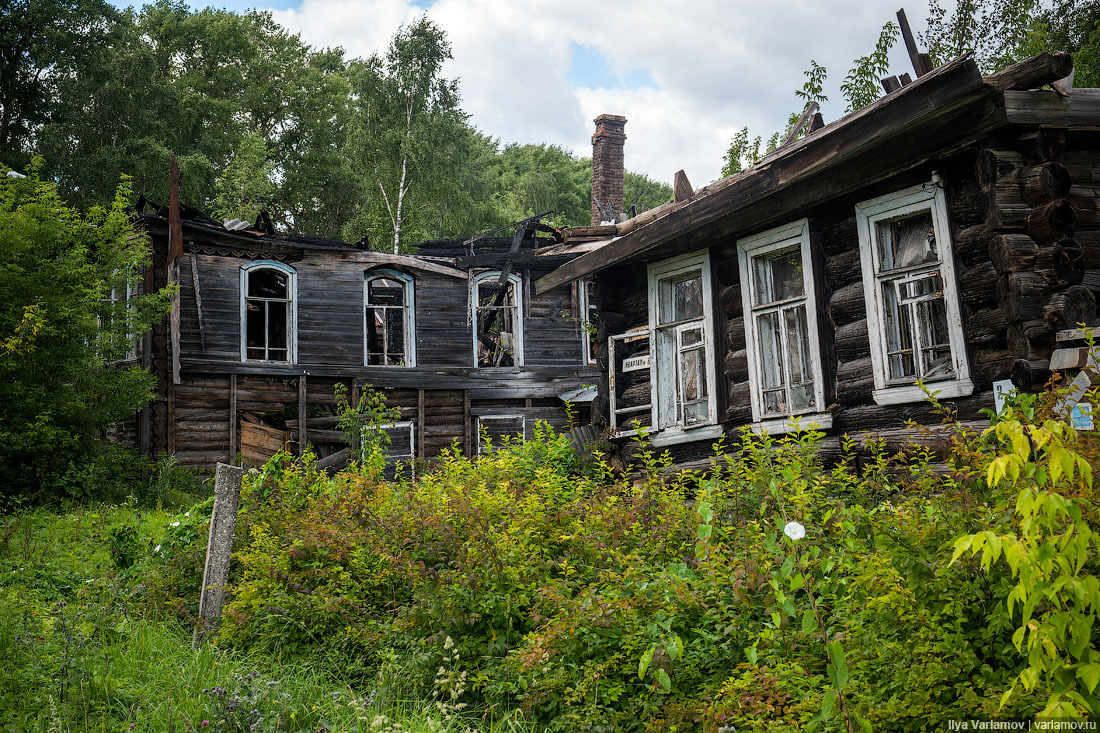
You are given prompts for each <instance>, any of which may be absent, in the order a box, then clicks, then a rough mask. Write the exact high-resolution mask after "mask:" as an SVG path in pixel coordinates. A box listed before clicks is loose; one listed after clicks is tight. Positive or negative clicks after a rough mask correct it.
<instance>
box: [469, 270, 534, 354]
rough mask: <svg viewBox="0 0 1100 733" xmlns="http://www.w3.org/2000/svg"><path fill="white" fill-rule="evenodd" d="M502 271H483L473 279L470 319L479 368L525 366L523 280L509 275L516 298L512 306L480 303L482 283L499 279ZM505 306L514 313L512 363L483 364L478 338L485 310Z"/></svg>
mask: <svg viewBox="0 0 1100 733" xmlns="http://www.w3.org/2000/svg"><path fill="white" fill-rule="evenodd" d="M499 280H500V271H499V270H497V271H490V272H483V273H481V274H480V275H477V276H476V277H474V279H473V283H472V285H471V287H470V297H471V298H472V299H473V302H471V303H470V320H471V327H472V329H473V356H474V366H475V367H477V368H478V369H511V368H514V367H521V366H523V280H522V279H521V278H520V277H519V276H518V275H515V274H510V275H509V276H508V283H509V284H510V285H511V286H512V297H513V300H514V303H513V305H511V306H503V305H502V306H482V305H480V297H479V290H480V287H481V284H482V283H484V282H487V281H499ZM505 308H511V309H512V310H513V311H514V313H513V316H512V321H513V329H514V330H513V332H512V363H511V364H502V365H500V366H482V365H481V363H480V358H479V350H478V346H479V345H480V342H479V340H478V328H479V326H480V324H481V322H482V318H483V314H482V311H485V310H504V309H505Z"/></svg>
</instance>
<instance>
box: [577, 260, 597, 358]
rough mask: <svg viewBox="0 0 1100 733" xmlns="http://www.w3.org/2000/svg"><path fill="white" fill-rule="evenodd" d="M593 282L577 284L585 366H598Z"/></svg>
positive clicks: (582, 356)
mask: <svg viewBox="0 0 1100 733" xmlns="http://www.w3.org/2000/svg"><path fill="white" fill-rule="evenodd" d="M593 287H595V282H594V281H593V280H582V281H581V282H579V283H577V300H578V306H579V308H578V312H579V314H580V325H581V349H582V351H581V363H582V364H584V365H585V366H595V364H596V352H597V341H596V318H597V314H596V303H595V299H594V298H593V294H592V288H593Z"/></svg>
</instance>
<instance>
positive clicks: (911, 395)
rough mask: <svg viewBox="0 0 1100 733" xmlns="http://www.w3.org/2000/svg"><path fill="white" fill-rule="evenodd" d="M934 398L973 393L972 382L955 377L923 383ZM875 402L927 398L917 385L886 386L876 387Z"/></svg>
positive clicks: (908, 400)
mask: <svg viewBox="0 0 1100 733" xmlns="http://www.w3.org/2000/svg"><path fill="white" fill-rule="evenodd" d="M924 386H925V388H927V390H928V392H929V393H931V394H932V396H933V397H935V398H936V399H946V398H950V397H966V396H967V395H971V394H974V382H972V381H971V380H969V379H956V380H954V381H951V382H932V383H931V384H926V385H924ZM872 394H873V396H874V398H875V403H876V404H879V405H900V404H903V403H906V402H924V401H926V400H927V399H928V395H927V394H925V391H924V389H922V388H920V387H918V386H917V385H915V384H914V385H910V386H905V387H887V388H886V389H876V390H875V391H874V392H873V393H872Z"/></svg>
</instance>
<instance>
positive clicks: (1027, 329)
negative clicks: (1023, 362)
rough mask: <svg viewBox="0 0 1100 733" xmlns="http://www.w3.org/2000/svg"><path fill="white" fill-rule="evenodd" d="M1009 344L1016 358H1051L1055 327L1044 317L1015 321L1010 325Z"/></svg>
mask: <svg viewBox="0 0 1100 733" xmlns="http://www.w3.org/2000/svg"><path fill="white" fill-rule="evenodd" d="M1008 346H1009V348H1010V349H1011V350H1012V356H1013V357H1014V358H1016V359H1049V358H1050V352H1051V351H1052V350H1053V349H1054V327H1053V326H1051V325H1050V324H1049V323H1047V322H1046V321H1044V320H1042V319H1035V320H1031V321H1020V322H1019V323H1013V324H1011V325H1010V326H1009V327H1008Z"/></svg>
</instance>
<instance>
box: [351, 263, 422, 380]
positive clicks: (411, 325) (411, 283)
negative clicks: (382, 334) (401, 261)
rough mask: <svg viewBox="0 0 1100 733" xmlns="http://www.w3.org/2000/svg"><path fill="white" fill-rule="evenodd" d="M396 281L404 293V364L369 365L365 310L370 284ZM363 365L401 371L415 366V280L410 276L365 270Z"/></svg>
mask: <svg viewBox="0 0 1100 733" xmlns="http://www.w3.org/2000/svg"><path fill="white" fill-rule="evenodd" d="M380 279H385V280H397V281H399V282H400V283H401V287H402V288H404V291H405V305H404V306H403V310H404V316H403V319H404V323H405V363H404V364H371V363H370V352H369V349H370V346H369V343H370V340H369V339H368V337H367V308H368V307H371V303H370V302H369V298H370V283H371V281H372V280H380ZM374 307H378V308H392V307H393V306H379V305H376V306H374ZM363 365H364V366H369V367H371V368H381V369H390V368H397V369H403V368H406V367H415V366H416V280H415V279H414V278H413V277H412V276H411V275H406V274H405V273H403V272H399V271H397V270H387V269H382V270H367V271H366V272H365V273H363Z"/></svg>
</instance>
